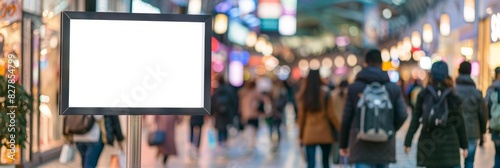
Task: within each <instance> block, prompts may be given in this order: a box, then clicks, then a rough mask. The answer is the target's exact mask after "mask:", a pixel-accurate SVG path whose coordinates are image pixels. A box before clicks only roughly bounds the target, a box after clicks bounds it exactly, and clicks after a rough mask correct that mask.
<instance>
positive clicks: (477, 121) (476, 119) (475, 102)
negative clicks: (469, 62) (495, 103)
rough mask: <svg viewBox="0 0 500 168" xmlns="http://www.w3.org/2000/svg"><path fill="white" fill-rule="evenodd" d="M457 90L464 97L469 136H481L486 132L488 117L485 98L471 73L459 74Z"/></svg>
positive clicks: (463, 102)
mask: <svg viewBox="0 0 500 168" xmlns="http://www.w3.org/2000/svg"><path fill="white" fill-rule="evenodd" d="M455 81H456V83H457V85H456V87H457V88H456V91H457V93H458V95H459V96H460V98H461V99H462V109H463V112H464V119H465V121H467V122H466V123H465V129H466V131H467V136H468V137H469V138H480V137H481V135H483V134H484V133H486V117H485V114H486V113H485V112H484V107H485V106H484V100H483V95H482V93H481V91H479V90H477V89H476V84H475V83H474V81H473V80H472V78H471V77H470V76H469V75H459V76H458V77H457V79H456V80H455Z"/></svg>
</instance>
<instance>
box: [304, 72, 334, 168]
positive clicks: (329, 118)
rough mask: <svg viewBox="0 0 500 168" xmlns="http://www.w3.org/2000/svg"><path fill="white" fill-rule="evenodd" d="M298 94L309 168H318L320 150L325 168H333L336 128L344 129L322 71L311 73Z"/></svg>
mask: <svg viewBox="0 0 500 168" xmlns="http://www.w3.org/2000/svg"><path fill="white" fill-rule="evenodd" d="M304 82H305V83H303V84H302V88H301V90H300V91H299V93H298V95H297V100H298V101H297V102H298V109H299V112H298V126H299V141H300V143H301V144H302V145H305V148H306V159H307V167H308V168H315V166H316V148H317V147H318V146H319V147H320V148H321V151H322V163H323V168H329V167H330V162H329V159H330V151H331V148H332V143H333V142H335V141H336V140H337V139H336V138H335V135H334V130H333V129H338V128H339V127H340V122H339V121H340V119H339V118H337V117H336V115H335V114H334V113H333V106H332V105H333V104H334V103H333V99H332V98H330V96H329V94H330V93H329V91H328V90H322V89H321V88H322V87H321V86H322V85H323V83H322V81H321V77H320V75H319V71H318V70H311V71H310V72H309V75H308V76H307V78H306V79H305V81H304Z"/></svg>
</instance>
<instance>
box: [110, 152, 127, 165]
mask: <svg viewBox="0 0 500 168" xmlns="http://www.w3.org/2000/svg"><path fill="white" fill-rule="evenodd" d="M126 159H127V157H126V156H125V153H123V151H121V150H119V151H118V152H117V153H116V154H113V155H111V159H110V165H109V167H110V168H126V167H127V160H126Z"/></svg>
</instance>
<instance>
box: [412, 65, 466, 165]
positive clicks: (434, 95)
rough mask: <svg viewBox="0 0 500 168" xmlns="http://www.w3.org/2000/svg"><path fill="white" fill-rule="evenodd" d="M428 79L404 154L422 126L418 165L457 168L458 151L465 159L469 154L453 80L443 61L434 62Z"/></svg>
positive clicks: (418, 103)
mask: <svg viewBox="0 0 500 168" xmlns="http://www.w3.org/2000/svg"><path fill="white" fill-rule="evenodd" d="M430 77H431V79H430V81H429V84H428V85H427V87H426V88H425V90H424V91H422V92H421V93H420V94H419V95H418V98H417V105H416V107H415V111H414V112H413V113H412V118H411V123H410V127H409V129H408V132H407V134H406V139H405V142H404V146H405V148H404V152H405V153H406V154H408V153H409V151H410V148H411V145H412V141H413V136H414V135H415V132H417V130H418V128H419V127H420V125H421V124H422V125H423V126H422V129H421V131H420V137H419V139H418V147H417V148H418V150H417V166H424V167H427V168H460V149H462V155H463V156H464V157H465V158H466V157H467V155H468V151H467V147H468V144H467V135H466V128H465V127H466V126H465V121H464V118H463V111H462V107H463V106H462V100H461V99H460V96H459V95H457V94H456V92H454V91H453V81H452V79H451V77H450V76H449V75H448V65H447V64H446V63H445V62H442V61H439V62H436V63H434V64H433V65H432V68H431V74H430Z"/></svg>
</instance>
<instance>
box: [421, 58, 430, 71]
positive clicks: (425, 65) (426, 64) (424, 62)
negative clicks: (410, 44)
mask: <svg viewBox="0 0 500 168" xmlns="http://www.w3.org/2000/svg"><path fill="white" fill-rule="evenodd" d="M419 65H420V68H422V69H425V70H429V69H431V67H432V60H431V58H430V57H422V58H421V59H420V61H419Z"/></svg>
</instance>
